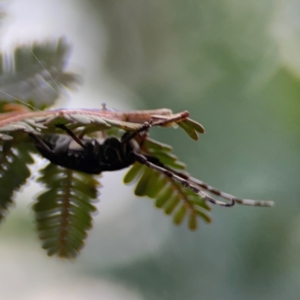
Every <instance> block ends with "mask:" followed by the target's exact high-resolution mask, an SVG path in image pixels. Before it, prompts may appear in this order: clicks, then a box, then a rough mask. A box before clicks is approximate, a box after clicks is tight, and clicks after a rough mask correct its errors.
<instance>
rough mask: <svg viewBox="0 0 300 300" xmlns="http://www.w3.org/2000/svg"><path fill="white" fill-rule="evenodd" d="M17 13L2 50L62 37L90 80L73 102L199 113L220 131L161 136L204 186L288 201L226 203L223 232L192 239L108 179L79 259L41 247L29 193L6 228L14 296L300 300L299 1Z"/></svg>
mask: <svg viewBox="0 0 300 300" xmlns="http://www.w3.org/2000/svg"><path fill="white" fill-rule="evenodd" d="M4 7H5V10H6V12H7V14H8V17H7V20H6V23H5V24H4V25H2V32H1V34H2V42H1V45H2V47H8V48H9V46H10V45H15V44H16V43H19V42H22V41H30V40H39V39H45V38H52V37H57V36H61V35H65V36H66V38H67V39H68V41H69V42H71V43H73V45H74V49H73V56H72V58H71V61H70V66H71V68H72V70H75V71H77V72H80V73H81V74H82V76H83V78H84V80H85V83H84V86H83V87H81V88H79V89H78V91H77V92H73V93H70V94H69V96H68V97H69V100H68V101H65V102H64V104H63V105H64V106H69V107H71V106H72V107H75V106H77V107H100V105H101V103H103V102H105V103H106V104H107V106H108V107H110V108H114V109H153V108H161V107H166V108H171V109H172V110H173V111H175V112H177V111H182V110H185V109H186V110H188V111H189V112H190V114H191V117H192V118H193V119H195V120H198V121H199V122H201V123H202V124H203V125H204V127H205V129H206V132H207V134H206V135H204V136H202V137H201V139H200V141H198V142H195V141H192V140H191V139H189V138H188V137H187V136H186V135H185V134H184V133H183V132H182V131H181V130H167V129H155V130H153V131H152V135H153V137H154V138H156V139H158V140H161V141H163V142H165V143H167V144H170V145H172V146H173V147H174V153H175V154H176V155H178V156H179V158H180V159H181V160H182V161H184V162H186V164H187V166H188V170H189V172H190V173H191V174H193V176H194V177H197V178H199V179H201V180H203V181H205V182H208V183H209V184H211V185H213V186H215V187H218V188H220V189H221V190H223V191H226V192H228V193H232V194H234V195H237V196H240V197H245V198H253V199H262V200H274V201H275V202H276V205H275V207H273V208H272V209H266V208H252V207H243V206H236V207H234V208H232V209H226V208H222V207H213V211H212V215H213V223H212V224H211V225H205V224H201V226H200V228H199V230H198V231H197V232H194V233H192V232H189V231H188V229H187V228H185V226H183V225H182V226H180V227H175V226H173V225H172V221H171V219H170V218H168V217H166V216H164V215H163V214H162V212H161V211H159V210H156V209H155V208H154V207H153V203H152V202H151V200H149V199H138V198H135V197H134V196H133V191H132V189H131V187H123V186H122V176H123V174H124V173H122V172H119V173H114V174H108V175H106V174H105V175H104V178H103V186H104V188H103V189H102V194H103V197H102V198H101V200H100V203H99V205H98V208H99V211H100V213H99V215H98V216H97V217H96V219H95V226H94V229H93V230H92V231H91V232H90V237H89V238H88V240H87V245H86V247H85V249H84V250H83V251H82V254H81V256H80V257H79V258H78V259H77V260H76V261H75V262H72V263H69V262H65V261H61V260H59V259H57V258H48V257H47V256H46V253H45V252H43V250H41V249H40V248H39V241H38V240H37V237H36V232H35V231H34V224H33V221H32V220H33V218H32V214H31V213H30V204H29V203H30V198H31V196H30V195H28V194H27V193H26V194H25V193H23V192H21V193H20V195H19V197H18V202H17V207H16V208H14V209H13V210H11V213H10V214H9V215H8V217H7V221H6V222H5V223H4V224H2V225H1V227H0V237H1V245H2V246H1V247H0V253H1V254H2V255H1V262H0V266H1V267H0V296H1V293H2V299H163V300H165V299H166V300H167V299H174V300H177V299H178V300H179V299H195V300H197V299H222V300H223V299H238V300H240V299H243V300H244V299H245V300H247V299H249V300H250V299H264V300H268V299H272V300H276V299H278V300H279V299H280V300H281V299H298V298H299V295H300V284H299V283H300V254H299V253H300V218H299V217H300V182H299V179H300V176H299V175H300V79H299V78H300V77H299V76H300V51H299V48H300V21H299V20H300V19H299V13H300V1H299V0H282V1H279V0H277V1H274V0H273V1H270V0H260V1H259V0H251V1H243V0H223V1H221V0H197V1H196V0H186V1H178V0H165V1H159V0H151V1H150V0H144V1H132V0H103V1H100V0H98V1H96V0H94V1H92V0H89V1H87V0H86V1H75V0H74V1H71V0H67V1H64V2H63V3H61V2H60V1H58V0H57V1H46V0H42V1H37V0H36V1H34V0H30V1H26V3H25V2H23V1H21V0H19V1H13V2H8V4H7V3H6V4H5V5H4ZM38 190H39V186H38V185H31V189H30V192H31V193H32V194H33V195H34V194H36V193H38ZM27 199H28V200H27ZM19 200H24V201H19ZM16 287H17V288H16Z"/></svg>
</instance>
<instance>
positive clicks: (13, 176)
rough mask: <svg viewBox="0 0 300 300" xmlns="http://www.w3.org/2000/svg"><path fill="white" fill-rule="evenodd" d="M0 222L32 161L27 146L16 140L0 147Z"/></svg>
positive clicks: (23, 182) (25, 178)
mask: <svg viewBox="0 0 300 300" xmlns="http://www.w3.org/2000/svg"><path fill="white" fill-rule="evenodd" d="M0 148H1V151H0V222H1V221H2V219H3V218H4V217H5V214H6V213H7V209H8V208H9V206H11V205H12V203H13V196H14V193H15V192H16V191H18V190H19V189H20V187H21V186H22V185H23V184H25V182H26V180H27V178H28V177H29V176H30V170H29V169H28V165H30V164H32V163H33V162H34V161H33V159H32V157H31V156H30V153H29V152H30V149H29V147H28V144H25V143H20V144H19V143H18V140H16V139H15V140H13V141H5V142H2V143H1V145H0Z"/></svg>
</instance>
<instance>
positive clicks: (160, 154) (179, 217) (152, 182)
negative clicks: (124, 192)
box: [124, 138, 211, 230]
mask: <svg viewBox="0 0 300 300" xmlns="http://www.w3.org/2000/svg"><path fill="white" fill-rule="evenodd" d="M171 150H172V148H171V147H170V146H168V145H166V144H162V143H159V142H157V141H155V140H153V139H150V138H147V139H146V140H145V142H144V144H143V147H142V152H143V154H144V155H151V157H152V155H153V156H154V157H155V160H156V159H159V163H161V164H164V166H167V167H170V168H173V169H177V170H182V169H184V168H185V165H184V164H183V163H182V162H180V161H178V159H177V157H176V156H175V155H173V154H172V153H171ZM148 159H149V157H148ZM184 174H185V176H188V174H186V173H184ZM133 181H137V183H136V187H135V191H134V192H135V194H136V195H137V196H147V197H149V198H153V199H155V206H156V207H157V208H161V209H163V210H164V212H165V214H167V215H173V221H174V223H175V224H181V223H182V222H183V220H184V219H185V217H186V216H188V227H189V228H190V229H191V230H195V229H196V228H197V223H198V222H197V218H198V217H200V218H201V219H202V220H204V221H205V222H207V223H210V222H211V218H210V215H209V213H208V211H209V210H210V206H209V205H208V204H207V203H206V201H205V199H203V198H201V196H200V195H198V194H195V193H193V192H192V191H191V190H190V189H188V188H186V187H184V186H183V185H182V184H180V183H178V182H177V181H176V180H174V179H172V178H170V177H168V176H166V175H165V174H163V173H160V172H158V171H156V170H154V169H151V168H148V167H147V166H145V165H142V164H140V163H138V162H136V163H134V164H133V166H132V167H131V168H130V169H129V171H128V172H127V174H126V175H125V177H124V183H125V184H129V183H131V182H133Z"/></svg>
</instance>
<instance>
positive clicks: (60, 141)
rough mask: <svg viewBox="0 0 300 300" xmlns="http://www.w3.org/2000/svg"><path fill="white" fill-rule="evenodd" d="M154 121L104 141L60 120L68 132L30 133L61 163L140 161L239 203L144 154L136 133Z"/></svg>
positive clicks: (80, 167)
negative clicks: (78, 133)
mask: <svg viewBox="0 0 300 300" xmlns="http://www.w3.org/2000/svg"><path fill="white" fill-rule="evenodd" d="M151 123H152V122H145V124H144V125H142V126H141V127H140V128H139V129H137V130H136V131H134V132H131V133H129V132H126V133H124V134H123V136H122V137H121V139H118V138H117V137H113V136H111V137H107V138H106V139H104V140H103V141H102V142H101V141H99V140H98V139H95V138H89V137H81V138H79V137H77V136H76V135H75V134H74V132H72V131H71V130H70V129H69V128H67V127H66V126H65V125H62V124H57V125H56V127H58V128H61V129H63V130H64V131H65V132H66V133H67V134H48V135H36V134H33V133H30V134H29V136H30V137H31V138H32V139H33V140H34V143H35V146H36V149H37V150H38V151H39V153H40V154H41V155H42V156H43V157H45V158H46V159H48V160H49V161H50V162H51V163H53V164H56V165H59V166H61V167H65V168H68V169H72V170H75V171H79V172H84V173H87V174H100V173H102V172H105V171H117V170H121V169H124V168H127V167H129V166H130V165H132V164H133V163H135V162H139V163H141V164H144V165H146V166H147V167H149V168H152V169H154V170H156V171H158V172H160V173H163V174H164V175H166V176H168V177H169V178H171V179H173V180H175V181H177V182H179V183H180V184H182V185H183V186H185V187H186V188H188V189H190V190H192V191H193V192H194V193H196V194H199V195H200V196H201V197H203V198H204V199H205V200H207V201H209V202H211V203H213V204H216V205H220V206H225V207H232V206H234V205H235V201H236V199H235V198H234V197H230V198H228V197H226V198H227V199H229V200H230V201H231V202H230V203H225V202H221V201H218V200H216V199H214V198H212V197H211V196H209V195H208V194H206V193H204V192H203V191H202V190H201V189H199V188H198V187H197V186H196V185H197V184H198V185H199V183H201V185H202V188H205V189H208V190H209V191H210V192H212V193H215V194H217V195H219V196H223V195H222V194H221V193H222V192H220V191H218V190H216V189H214V188H212V187H210V186H208V185H206V184H204V183H202V182H200V181H198V183H196V184H193V183H192V182H191V181H190V178H189V176H187V175H186V174H184V173H180V172H177V171H175V170H172V169H170V168H168V167H167V166H165V165H164V164H163V163H161V162H160V160H159V159H157V158H156V157H154V156H151V155H144V154H142V153H141V150H140V145H139V143H138V142H137V140H136V139H135V137H136V136H140V137H141V138H142V139H143V137H144V138H145V136H146V135H145V134H142V135H141V133H143V132H147V131H148V129H149V128H150V127H151V126H152V124H151ZM74 142H75V143H74Z"/></svg>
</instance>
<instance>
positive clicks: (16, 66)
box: [0, 38, 80, 111]
mask: <svg viewBox="0 0 300 300" xmlns="http://www.w3.org/2000/svg"><path fill="white" fill-rule="evenodd" d="M69 53H70V45H69V44H67V42H66V40H65V39H63V38H61V39H59V40H57V41H48V42H43V43H34V44H31V45H20V46H18V47H17V48H15V50H14V52H13V54H12V55H10V56H9V55H6V54H4V53H0V61H4V62H5V64H1V68H0V111H3V105H4V104H5V103H7V102H9V103H11V102H16V103H19V101H17V100H16V99H19V100H21V101H23V102H25V103H27V104H30V105H32V106H33V107H35V108H38V109H44V108H46V107H49V106H51V105H53V104H54V102H55V100H56V99H57V98H58V97H59V95H60V93H61V91H62V88H63V87H72V86H73V85H75V84H78V83H79V82H80V78H79V76H78V75H76V74H73V73H68V72H65V68H66V65H67V61H68V57H69Z"/></svg>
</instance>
